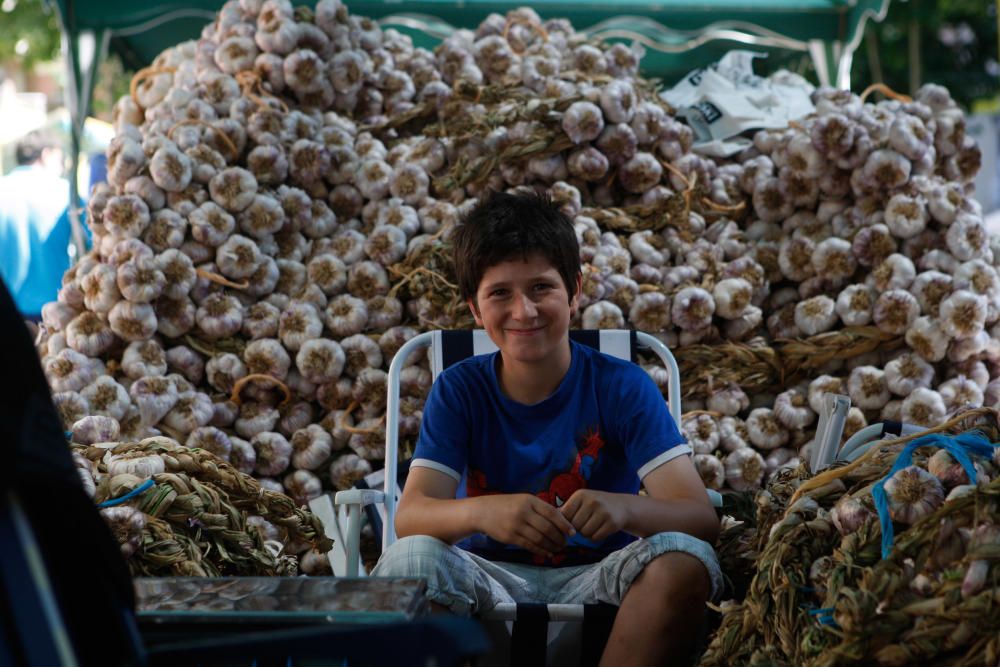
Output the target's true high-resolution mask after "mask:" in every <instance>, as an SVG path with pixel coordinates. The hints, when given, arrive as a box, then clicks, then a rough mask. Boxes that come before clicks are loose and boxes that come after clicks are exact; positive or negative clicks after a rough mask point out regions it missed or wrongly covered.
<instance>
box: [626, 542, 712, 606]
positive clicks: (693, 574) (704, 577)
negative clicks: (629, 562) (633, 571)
mask: <svg viewBox="0 0 1000 667" xmlns="http://www.w3.org/2000/svg"><path fill="white" fill-rule="evenodd" d="M632 586H633V587H634V586H639V587H640V589H641V590H643V591H644V592H646V591H648V592H649V593H650V594H655V595H657V596H662V597H661V598H660V599H663V600H664V601H665V603H666V604H667V605H668V606H669V607H670V608H672V609H678V608H681V607H684V608H694V607H701V606H703V605H704V604H705V602H706V601H707V600H708V598H709V596H710V595H711V593H712V581H711V578H710V577H709V574H708V569H707V568H706V567H705V565H704V563H702V562H701V561H700V560H699V559H698V558H696V557H694V556H692V555H691V554H688V553H684V552H681V551H673V552H670V553H665V554H663V555H661V556H657V557H656V558H654V559H653V560H651V561H650V562H649V563H647V564H646V567H645V568H643V571H642V574H641V575H640V576H639V577H638V578H637V579H636V580H635V581H634V582H633V583H632Z"/></svg>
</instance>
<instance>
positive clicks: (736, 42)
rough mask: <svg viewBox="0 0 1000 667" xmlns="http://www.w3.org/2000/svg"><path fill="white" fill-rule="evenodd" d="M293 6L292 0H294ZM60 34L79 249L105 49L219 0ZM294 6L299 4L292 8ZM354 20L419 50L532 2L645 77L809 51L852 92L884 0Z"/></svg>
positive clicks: (155, 0) (407, 7)
mask: <svg viewBox="0 0 1000 667" xmlns="http://www.w3.org/2000/svg"><path fill="white" fill-rule="evenodd" d="M293 1H294V0H293ZM50 2H52V4H53V5H54V7H55V9H56V11H57V13H58V16H59V20H60V24H61V26H62V29H63V33H64V36H65V40H64V45H65V48H64V56H65V59H66V69H67V77H66V78H67V82H66V83H67V102H68V107H69V109H70V113H71V115H72V123H71V127H70V136H71V141H72V155H73V175H74V178H70V179H69V181H70V202H71V204H70V206H71V211H70V219H71V220H72V221H73V224H74V239H75V241H76V245H77V248H78V249H82V248H83V236H82V227H81V226H80V222H79V221H80V212H79V210H78V209H77V204H76V203H77V201H78V199H79V197H78V193H77V186H76V178H75V176H76V172H77V168H78V155H79V149H80V138H81V136H82V134H83V123H84V120H85V119H86V117H87V112H88V110H89V106H90V98H91V94H92V93H93V88H94V79H95V77H96V73H97V68H98V66H99V64H100V63H101V61H103V59H104V58H105V57H106V55H107V53H108V51H109V49H113V50H114V51H115V52H116V53H118V54H119V55H121V56H122V58H123V60H124V61H125V62H126V64H128V65H130V66H132V67H140V66H142V65H146V64H148V63H149V62H151V61H152V60H153V58H155V57H156V55H157V54H159V53H160V52H161V51H163V50H164V49H166V48H167V47H169V46H172V45H175V44H178V43H180V42H182V41H184V40H187V39H194V38H197V37H198V35H199V34H200V32H201V29H202V28H203V27H204V26H205V24H206V23H208V22H210V21H212V20H213V19H214V17H215V14H216V12H217V11H218V9H219V8H220V7H221V6H222V5H223V2H222V1H221V0H149V1H148V2H135V1H134V0H132V1H131V2H130V1H127V0H50ZM296 4H298V3H296ZM345 4H347V6H348V7H349V9H350V10H351V12H352V13H355V14H360V15H364V16H370V17H372V18H376V19H378V20H379V22H380V23H381V24H382V25H383V26H386V27H393V28H396V29H398V30H399V31H400V32H405V33H406V34H409V35H410V36H411V37H412V38H413V39H414V41H415V43H417V44H418V45H419V46H425V47H428V48H433V46H434V44H436V43H437V42H438V41H440V40H441V39H443V38H444V37H446V36H447V35H449V34H451V32H452V31H454V30H455V29H456V28H471V27H474V26H476V25H478V23H479V22H480V21H482V20H483V19H484V18H486V17H487V16H488V15H489V14H491V13H494V12H498V13H501V14H503V13H506V12H507V11H509V10H511V9H514V8H517V7H519V6H523V5H526V4H530V6H531V7H532V8H533V9H535V10H536V11H537V12H538V13H539V15H540V16H541V17H542V18H543V19H548V18H554V17H567V18H569V19H571V20H572V21H573V25H574V26H575V27H576V28H577V29H578V30H582V31H584V32H586V33H587V34H589V35H591V36H593V37H598V38H603V39H608V40H619V41H621V40H625V41H636V42H638V43H640V44H642V45H643V46H645V47H646V57H645V58H644V59H643V71H644V73H645V74H646V75H647V76H649V77H658V78H661V79H663V80H665V81H672V80H675V79H676V78H678V77H680V76H682V75H684V74H685V73H687V72H688V71H690V70H692V69H694V68H696V67H698V66H702V65H707V64H708V63H711V62H714V61H715V60H717V59H718V58H719V56H721V55H722V53H723V52H725V51H726V50H729V49H731V48H734V47H737V46H744V47H745V46H751V47H754V48H759V49H763V50H769V49H780V50H792V51H798V52H801V53H807V54H809V56H810V57H811V58H812V60H813V62H814V64H815V65H816V71H817V73H818V76H819V79H820V83H821V84H827V85H829V84H834V85H837V86H838V87H841V88H849V87H850V72H851V63H852V60H853V55H854V52H855V50H856V49H857V48H858V46H859V45H860V44H861V39H862V37H863V35H864V28H865V24H866V22H867V21H868V20H869V19H872V20H875V21H881V20H882V19H884V18H885V15H886V12H887V10H888V6H889V0H616V1H615V2H613V3H612V2H601V1H600V0H534V1H533V2H530V3H529V2H527V0H405V2H402V1H387V0H347V2H346V3H345Z"/></svg>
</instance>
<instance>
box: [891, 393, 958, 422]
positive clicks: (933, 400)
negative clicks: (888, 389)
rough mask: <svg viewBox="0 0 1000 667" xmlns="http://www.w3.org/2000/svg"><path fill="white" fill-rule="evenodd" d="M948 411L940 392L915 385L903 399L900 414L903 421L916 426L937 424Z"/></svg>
mask: <svg viewBox="0 0 1000 667" xmlns="http://www.w3.org/2000/svg"><path fill="white" fill-rule="evenodd" d="M947 413H948V409H947V407H945V404H944V399H943V398H942V397H941V394H939V393H938V392H936V391H934V390H933V389H928V388H926V387H917V388H916V389H914V390H913V392H912V393H910V395H909V396H907V397H906V398H904V399H903V406H902V409H901V411H900V416H901V417H902V419H903V421H904V422H907V423H909V424H917V425H918V426H927V427H931V426H937V425H938V424H940V423H941V422H943V421H944V418H945V415H946V414H947Z"/></svg>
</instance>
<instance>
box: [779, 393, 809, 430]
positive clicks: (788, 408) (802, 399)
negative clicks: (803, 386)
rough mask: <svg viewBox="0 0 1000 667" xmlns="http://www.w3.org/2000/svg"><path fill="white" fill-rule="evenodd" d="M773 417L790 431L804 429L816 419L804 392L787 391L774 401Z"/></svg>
mask: <svg viewBox="0 0 1000 667" xmlns="http://www.w3.org/2000/svg"><path fill="white" fill-rule="evenodd" d="M774 417H775V419H777V420H778V421H779V422H780V423H781V424H782V425H783V426H785V427H786V428H788V429H790V430H793V431H794V430H798V429H804V428H806V427H807V426H809V425H810V424H812V423H813V421H814V420H815V419H816V413H815V412H813V410H812V408H810V407H809V402H808V397H807V394H806V392H805V391H802V390H800V389H798V388H794V389H789V390H788V391H784V392H782V393H780V394H778V396H777V398H775V399H774Z"/></svg>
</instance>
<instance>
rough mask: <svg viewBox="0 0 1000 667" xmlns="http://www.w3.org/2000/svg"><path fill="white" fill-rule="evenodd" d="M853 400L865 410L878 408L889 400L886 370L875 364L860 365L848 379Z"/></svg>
mask: <svg viewBox="0 0 1000 667" xmlns="http://www.w3.org/2000/svg"><path fill="white" fill-rule="evenodd" d="M847 393H848V395H849V396H850V397H851V402H852V403H853V404H854V405H856V406H858V407H860V408H863V409H865V410H878V409H880V408H882V406H884V405H885V404H886V403H888V402H889V398H890V394H889V387H888V385H887V383H886V379H885V371H883V370H881V369H879V368H876V367H875V366H858V367H857V368H855V369H854V370H852V371H851V375H850V377H849V378H848V380H847Z"/></svg>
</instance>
